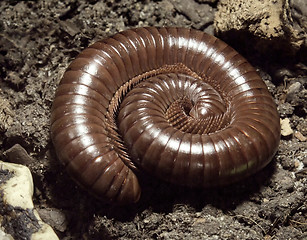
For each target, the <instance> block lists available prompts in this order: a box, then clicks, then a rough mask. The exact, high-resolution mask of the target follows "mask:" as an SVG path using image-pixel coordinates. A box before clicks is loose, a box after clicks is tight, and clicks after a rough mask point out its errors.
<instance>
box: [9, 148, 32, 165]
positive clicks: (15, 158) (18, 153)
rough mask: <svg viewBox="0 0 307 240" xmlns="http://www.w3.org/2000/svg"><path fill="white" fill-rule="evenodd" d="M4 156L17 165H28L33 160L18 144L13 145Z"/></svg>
mask: <svg viewBox="0 0 307 240" xmlns="http://www.w3.org/2000/svg"><path fill="white" fill-rule="evenodd" d="M4 155H5V156H6V157H7V158H8V160H9V161H10V162H11V163H18V164H22V165H26V166H28V165H30V164H31V163H32V162H33V161H34V160H33V158H32V157H30V156H29V154H28V153H27V151H26V150H25V149H24V148H23V147H22V146H21V145H19V144H15V145H14V146H13V147H11V148H10V149H8V150H6V151H5V152H4Z"/></svg>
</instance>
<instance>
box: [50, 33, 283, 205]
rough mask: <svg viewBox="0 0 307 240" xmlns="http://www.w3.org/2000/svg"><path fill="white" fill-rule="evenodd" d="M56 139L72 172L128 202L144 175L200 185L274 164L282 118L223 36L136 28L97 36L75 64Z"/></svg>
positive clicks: (59, 102)
mask: <svg viewBox="0 0 307 240" xmlns="http://www.w3.org/2000/svg"><path fill="white" fill-rule="evenodd" d="M51 136H52V140H53V143H54V146H55V149H56V152H57V155H58V158H59V159H60V160H61V161H62V162H63V164H64V166H65V168H66V169H67V171H68V173H69V174H70V175H71V176H72V177H73V178H74V179H75V180H76V181H77V182H78V183H79V184H80V185H82V186H83V187H85V188H87V189H89V190H90V192H92V193H93V194H94V195H96V196H97V197H99V198H102V199H105V200H108V201H111V202H117V203H119V204H128V203H132V202H136V201H138V199H139V197H140V193H141V189H140V185H139V181H138V177H137V171H145V172H146V173H148V174H151V175H154V176H157V177H159V178H161V179H163V180H165V181H168V182H172V183H175V184H180V185H185V186H192V187H193V186H195V187H207V186H217V185H224V184H229V183H232V182H235V181H238V180H240V179H242V178H244V177H247V176H249V175H251V174H253V173H255V172H256V171H258V170H260V169H261V168H263V167H264V166H266V165H267V164H268V163H269V162H270V160H271V159H272V157H273V155H274V154H275V152H276V150H277V147H278V144H279V138H280V125H279V116H278V113H277V110H276V106H275V104H274V102H273V99H272V97H271V95H270V93H269V92H268V90H267V87H266V85H265V84H264V82H263V81H262V80H261V78H260V77H259V75H258V74H257V73H256V71H255V69H254V68H253V67H252V66H251V65H250V64H249V63H248V62H247V61H246V60H245V59H244V58H243V57H242V56H241V55H239V54H238V53H237V52H236V51H235V50H233V49H232V48H231V47H230V46H228V45H227V44H225V43H224V42H223V41H221V40H219V39H217V38H215V37H214V36H211V35H208V34H206V33H203V32H201V31H197V30H192V29H185V28H175V27H170V28H155V27H148V28H136V29H131V30H126V31H124V32H121V33H118V34H116V35H114V36H112V37H109V38H107V39H104V40H102V41H99V42H96V43H94V44H93V45H91V46H90V47H88V48H87V49H85V50H84V51H83V52H81V53H80V55H79V56H78V57H77V58H76V59H75V60H74V61H73V62H72V63H71V64H70V66H69V67H68V69H67V71H66V72H65V74H64V76H63V78H62V80H61V82H60V85H59V87H58V90H57V92H56V96H55V99H54V102H53V106H52V113H51Z"/></svg>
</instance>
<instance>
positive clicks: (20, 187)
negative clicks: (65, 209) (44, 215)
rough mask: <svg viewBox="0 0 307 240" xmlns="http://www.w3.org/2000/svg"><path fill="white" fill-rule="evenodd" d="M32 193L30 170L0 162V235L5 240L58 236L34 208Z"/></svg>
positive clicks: (55, 237) (52, 239) (55, 239)
mask: <svg viewBox="0 0 307 240" xmlns="http://www.w3.org/2000/svg"><path fill="white" fill-rule="evenodd" d="M32 195H33V181H32V176H31V172H30V170H29V169H28V168H27V167H25V166H22V165H18V164H13V163H6V162H2V161H0V219H1V225H0V229H1V232H0V236H1V235H2V236H3V238H4V237H5V238H6V239H31V240H41V239H48V240H57V239H58V237H57V235H56V234H55V233H54V231H53V230H52V228H51V227H50V226H49V225H47V224H46V223H44V222H43V221H42V220H41V219H40V217H39V215H38V213H37V211H36V210H35V209H34V205H33V202H32ZM10 236H12V237H13V238H10ZM3 238H2V239H3Z"/></svg>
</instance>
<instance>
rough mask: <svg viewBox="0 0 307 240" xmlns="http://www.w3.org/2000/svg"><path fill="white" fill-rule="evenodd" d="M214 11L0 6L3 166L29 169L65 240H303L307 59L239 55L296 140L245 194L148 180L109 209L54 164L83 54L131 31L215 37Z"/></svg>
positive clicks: (286, 142)
mask: <svg viewBox="0 0 307 240" xmlns="http://www.w3.org/2000/svg"><path fill="white" fill-rule="evenodd" d="M186 2H192V3H193V4H186ZM302 2H304V1H302ZM217 5H218V1H201V0H198V1H196V0H195V1H180V0H161V1H137V0H123V1H117V0H106V1H97V0H88V1H85V0H67V1H55V0H44V1H1V2H0V134H1V135H0V159H2V160H4V161H9V162H17V163H21V164H24V165H26V166H28V167H29V168H30V170H31V173H32V175H33V181H34V186H35V191H34V196H33V201H34V204H35V207H36V209H37V210H38V212H39V214H40V216H41V218H42V219H43V220H44V221H45V222H46V223H48V224H49V225H50V226H51V227H52V228H53V229H54V231H55V232H56V234H57V235H58V236H59V238H60V239H63V240H67V239H209V240H210V239H266V240H270V239H307V221H306V219H307V195H306V193H307V188H306V186H307V180H306V175H307V171H306V167H307V150H306V145H307V142H306V136H307V123H306V111H307V103H306V102H307V97H306V96H307V93H306V86H307V66H306V63H307V61H306V56H307V55H306V48H304V47H303V48H301V49H299V50H297V51H296V52H293V51H289V52H290V53H289V54H288V53H287V52H288V51H287V49H284V46H281V47H280V49H279V50H278V51H275V52H272V53H269V54H264V53H259V52H256V51H250V49H249V48H251V46H249V44H248V41H249V39H245V40H244V41H245V44H236V46H234V47H235V48H236V50H237V51H239V52H240V53H241V54H242V55H243V56H244V57H245V58H247V59H248V60H249V61H250V62H251V63H252V65H253V66H255V67H256V69H257V70H258V71H259V73H260V75H261V77H262V78H263V79H264V81H265V83H266V84H267V86H268V88H269V91H270V92H271V94H272V95H273V97H274V99H275V102H276V104H277V106H278V111H279V114H280V117H281V119H283V120H284V119H289V123H290V128H291V129H292V130H293V133H292V134H288V135H287V136H281V142H280V146H279V150H278V152H277V153H276V155H275V157H274V159H273V160H272V162H271V163H270V164H269V165H268V166H267V167H266V168H265V169H263V170H262V171H260V172H259V173H257V174H255V175H253V176H252V177H250V178H248V179H246V180H244V181H242V182H239V183H236V184H234V185H231V186H227V187H221V188H216V189H205V190H199V189H188V188H183V187H177V186H173V185H171V184H167V183H165V182H161V181H158V180H157V179H153V178H152V177H150V176H148V177H146V176H144V179H142V185H143V192H142V197H141V199H140V202H139V203H137V204H135V205H132V206H127V207H118V206H110V205H106V204H103V203H101V202H100V201H98V200H96V199H95V198H93V197H92V196H91V195H89V194H88V193H87V192H86V191H84V190H83V189H81V188H80V187H78V186H77V185H76V184H75V182H74V181H72V180H71V179H70V177H69V176H68V175H67V174H66V172H65V170H64V169H63V166H62V165H61V164H60V163H59V161H58V159H57V157H56V155H55V151H54V148H53V145H52V142H51V140H50V123H49V121H50V108H51V105H52V101H53V98H54V94H55V91H56V88H57V85H58V84H59V81H60V79H61V76H62V75H63V73H64V71H65V69H66V68H67V66H68V65H69V63H70V62H71V61H72V60H73V59H74V58H75V57H76V56H77V55H78V53H80V51H82V50H83V49H84V48H86V47H87V46H89V45H90V44H91V43H94V42H95V41H97V40H99V39H102V38H105V37H108V36H110V35H113V34H115V33H117V32H119V31H122V30H125V29H128V28H131V27H141V26H180V27H190V28H195V29H199V30H202V31H205V32H207V33H210V34H214V25H213V23H214V13H215V11H217ZM305 10H306V9H305ZM294 21H295V19H294ZM301 23H302V21H297V22H296V24H301ZM237 34H240V33H239V32H238V33H237ZM220 37H221V38H222V39H223V36H220ZM238 39H240V41H241V39H242V38H239V37H238ZM223 40H224V41H226V42H228V39H227V38H225V39H223ZM228 43H229V44H230V45H231V44H232V42H231V40H229V42H228ZM277 49H278V46H277ZM283 51H284V52H285V53H284V54H283ZM15 144H19V145H20V146H21V147H16V145H15ZM24 150H26V151H24ZM15 230H16V229H15ZM10 234H11V235H12V236H14V237H15V239H22V238H20V236H19V235H18V234H17V233H16V232H15V233H14V232H10Z"/></svg>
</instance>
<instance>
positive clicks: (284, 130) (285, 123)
mask: <svg viewBox="0 0 307 240" xmlns="http://www.w3.org/2000/svg"><path fill="white" fill-rule="evenodd" d="M280 127H281V135H282V136H284V137H286V136H289V135H291V134H292V133H293V130H292V128H291V126H290V119H289V118H285V119H281V120H280Z"/></svg>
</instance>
